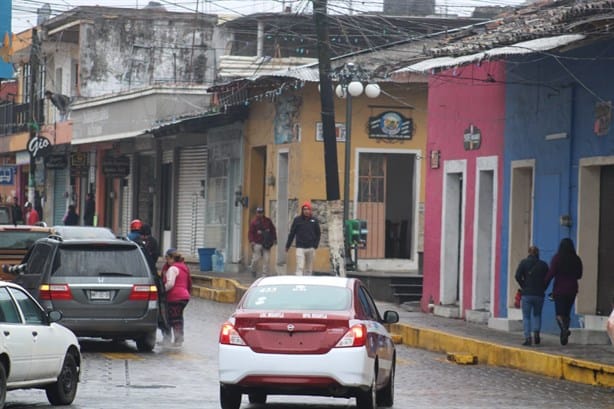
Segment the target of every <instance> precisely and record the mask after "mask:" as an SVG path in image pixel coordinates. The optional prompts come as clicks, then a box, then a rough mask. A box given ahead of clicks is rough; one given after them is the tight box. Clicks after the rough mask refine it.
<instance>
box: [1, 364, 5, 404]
mask: <svg viewBox="0 0 614 409" xmlns="http://www.w3.org/2000/svg"><path fill="white" fill-rule="evenodd" d="M5 402H6V369H4V365H1V364H0V408H3V407H4V404H5Z"/></svg>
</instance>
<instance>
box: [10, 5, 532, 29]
mask: <svg viewBox="0 0 614 409" xmlns="http://www.w3.org/2000/svg"><path fill="white" fill-rule="evenodd" d="M1 1H5V0H1ZM157 1H158V2H159V3H161V4H162V5H163V6H165V7H166V8H167V10H170V11H185V12H189V11H194V10H195V9H196V7H197V5H198V11H200V12H205V13H211V14H234V15H247V14H251V13H258V12H280V11H282V10H283V8H284V6H289V7H291V8H292V10H293V11H295V12H296V11H301V10H304V9H305V8H306V7H309V5H310V4H311V1H310V0H199V1H194V0H193V1H187V0H174V1H170V0H157ZM398 1H400V0H398ZM12 2H13V20H12V25H13V27H12V28H13V32H20V31H23V30H26V29H28V28H30V27H32V26H34V25H36V9H38V8H40V7H41V6H43V5H44V4H45V3H48V4H49V5H50V7H51V10H52V15H57V14H59V13H61V12H62V11H66V10H69V9H71V8H72V7H76V6H96V5H101V6H108V7H130V8H142V7H144V6H145V5H147V3H148V2H149V1H148V0H53V1H45V0H12ZM520 3H522V0H436V4H437V11H438V12H439V13H441V14H444V13H446V12H447V14H457V15H464V16H467V15H469V14H470V13H471V11H472V9H473V7H475V6H495V5H517V4H520ZM328 4H329V12H331V13H342V14H349V11H350V10H353V11H355V12H360V11H381V10H382V4H383V0H328ZM308 10H310V8H308Z"/></svg>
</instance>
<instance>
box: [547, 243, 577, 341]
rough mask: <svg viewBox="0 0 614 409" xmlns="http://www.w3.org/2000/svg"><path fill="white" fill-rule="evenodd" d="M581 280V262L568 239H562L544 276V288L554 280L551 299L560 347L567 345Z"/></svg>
mask: <svg viewBox="0 0 614 409" xmlns="http://www.w3.org/2000/svg"><path fill="white" fill-rule="evenodd" d="M580 278H582V260H580V257H578V255H577V254H576V248H575V246H574V243H573V241H572V240H571V239H570V238H564V239H563V240H561V243H560V244H559V249H558V251H557V253H556V254H555V255H554V257H552V260H551V261H550V270H549V271H548V274H547V275H546V281H545V282H546V286H547V285H549V284H550V281H551V280H553V279H554V286H553V289H552V297H553V298H554V309H555V312H556V322H557V324H558V325H559V328H560V330H561V334H560V339H561V345H567V342H568V340H569V336H570V335H571V331H569V321H570V319H571V318H570V317H571V307H572V306H573V304H574V302H575V300H576V294H577V293H578V280H579V279H580Z"/></svg>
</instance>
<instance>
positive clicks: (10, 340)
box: [0, 281, 81, 409]
mask: <svg viewBox="0 0 614 409" xmlns="http://www.w3.org/2000/svg"><path fill="white" fill-rule="evenodd" d="M61 317H62V314H61V313H60V312H58V311H51V312H45V311H44V310H43V308H42V307H41V306H40V305H39V304H38V303H37V302H36V301H35V300H34V299H33V298H32V297H31V296H30V295H29V294H28V293H27V292H26V291H25V290H24V289H23V288H22V287H20V286H18V285H16V284H14V283H9V282H6V281H0V331H1V332H2V338H1V341H0V409H1V408H4V405H5V402H6V393H7V391H10V390H14V389H34V388H36V389H44V390H45V392H46V393H47V399H48V400H49V402H50V403H51V404H52V405H70V404H71V403H72V402H73V400H74V399H75V395H76V394H77V385H78V383H79V376H80V368H81V352H80V346H79V342H78V341H77V337H76V336H75V334H73V333H72V332H71V331H70V330H69V329H67V328H65V327H63V326H62V325H59V324H58V323H57V321H59V320H60V319H61Z"/></svg>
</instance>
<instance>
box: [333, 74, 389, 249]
mask: <svg viewBox="0 0 614 409" xmlns="http://www.w3.org/2000/svg"><path fill="white" fill-rule="evenodd" d="M338 80H339V84H338V85H337V87H336V88H335V93H336V94H337V96H338V97H339V98H345V101H346V102H345V162H344V175H343V223H344V226H345V223H346V221H347V220H348V219H349V213H350V209H349V207H350V200H349V197H350V162H351V155H352V148H351V143H352V142H351V140H352V97H359V96H360V95H362V93H363V91H364V93H365V95H366V96H367V97H369V98H377V97H379V95H380V87H379V85H377V84H375V83H369V84H367V86H363V81H364V82H366V81H368V80H369V76H368V75H367V72H365V71H364V70H363V69H362V68H361V67H360V66H359V65H356V64H354V63H347V64H345V65H344V66H343V67H342V68H341V70H340V71H339V72H338ZM347 240H348V238H347V237H346V245H345V249H346V259H347V256H348V254H349V251H348V250H349V243H347Z"/></svg>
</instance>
